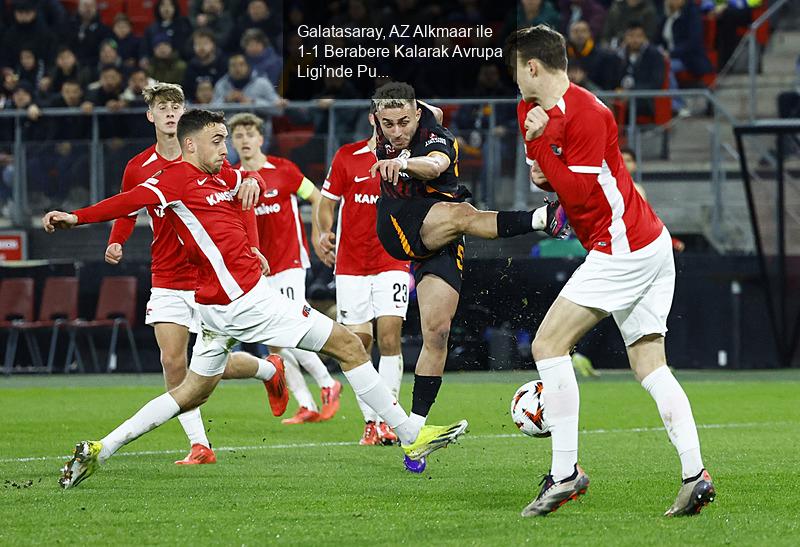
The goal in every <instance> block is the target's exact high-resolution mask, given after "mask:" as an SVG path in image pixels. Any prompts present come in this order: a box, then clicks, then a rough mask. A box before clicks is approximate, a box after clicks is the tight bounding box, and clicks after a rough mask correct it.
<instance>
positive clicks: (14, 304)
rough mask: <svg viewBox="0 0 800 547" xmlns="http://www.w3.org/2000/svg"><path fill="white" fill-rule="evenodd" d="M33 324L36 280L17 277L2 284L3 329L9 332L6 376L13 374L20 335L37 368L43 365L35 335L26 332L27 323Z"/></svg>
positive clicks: (0, 315) (0, 321)
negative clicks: (34, 281) (24, 327)
mask: <svg viewBox="0 0 800 547" xmlns="http://www.w3.org/2000/svg"><path fill="white" fill-rule="evenodd" d="M32 321H33V278H30V277H17V278H10V279H4V280H3V281H2V282H0V330H2V331H5V332H7V333H8V338H7V339H6V353H5V359H4V360H3V373H4V374H7V375H8V374H11V370H12V368H13V366H14V357H16V355H17V344H18V343H19V335H20V332H22V333H23V336H24V338H25V343H26V344H27V346H28V351H29V352H30V355H31V360H32V361H33V365H34V366H37V367H41V366H42V356H41V353H40V352H39V346H38V344H37V343H36V339H35V338H34V336H33V332H32V331H30V330H28V329H23V328H22V326H23V325H24V324H25V323H30V322H32Z"/></svg>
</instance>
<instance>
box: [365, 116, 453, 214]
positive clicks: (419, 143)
mask: <svg viewBox="0 0 800 547" xmlns="http://www.w3.org/2000/svg"><path fill="white" fill-rule="evenodd" d="M419 107H420V110H421V112H422V114H421V115H420V120H419V126H418V127H417V131H416V132H415V133H414V136H413V137H412V138H411V143H410V145H409V147H408V148H407V149H405V150H407V152H405V153H406V154H409V153H410V154H409V155H408V156H405V157H411V158H416V157H424V156H430V155H433V154H442V155H444V156H447V157H448V158H450V165H449V166H448V167H447V169H446V170H445V171H444V173H442V174H441V175H439V176H438V177H437V178H435V179H433V180H428V181H423V180H417V179H415V178H413V177H412V176H410V175H408V174H407V173H400V180H398V182H397V184H392V183H391V182H388V181H381V195H383V196H386V197H389V198H395V199H406V198H410V197H433V198H442V199H452V198H456V197H458V195H457V193H458V188H459V186H458V142H457V141H456V138H455V137H454V136H453V134H452V133H451V132H450V131H449V130H448V129H446V128H445V127H442V126H441V125H439V123H438V122H437V121H436V117H435V116H434V115H433V112H432V111H431V110H430V109H429V108H427V107H426V106H424V105H419ZM377 134H378V143H377V147H376V149H375V153H376V156H377V157H378V159H380V160H384V159H390V158H396V157H399V156H400V155H401V153H404V150H398V149H395V148H394V147H393V146H392V145H391V144H390V143H389V141H388V139H386V137H385V136H384V135H383V132H382V131H381V128H380V125H379V126H378V128H377Z"/></svg>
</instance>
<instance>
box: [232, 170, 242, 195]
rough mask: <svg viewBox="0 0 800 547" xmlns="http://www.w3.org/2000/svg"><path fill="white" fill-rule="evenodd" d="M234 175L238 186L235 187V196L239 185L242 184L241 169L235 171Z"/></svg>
mask: <svg viewBox="0 0 800 547" xmlns="http://www.w3.org/2000/svg"><path fill="white" fill-rule="evenodd" d="M233 171H234V173H236V185H235V186H234V187H233V190H231V192H233V193H234V194H235V193H236V192H237V191H238V190H239V185H240V184H242V172H241V171H240V170H239V169H234V170H233Z"/></svg>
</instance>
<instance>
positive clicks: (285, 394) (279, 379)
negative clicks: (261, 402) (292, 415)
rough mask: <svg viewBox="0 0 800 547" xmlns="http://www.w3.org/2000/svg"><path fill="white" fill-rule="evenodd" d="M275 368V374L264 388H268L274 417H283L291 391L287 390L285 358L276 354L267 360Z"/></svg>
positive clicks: (265, 383) (265, 382)
mask: <svg viewBox="0 0 800 547" xmlns="http://www.w3.org/2000/svg"><path fill="white" fill-rule="evenodd" d="M266 360H267V361H269V362H270V363H272V365H273V366H274V367H275V374H273V375H272V378H270V379H269V380H264V387H265V388H267V396H268V397H269V406H270V408H271V409H272V415H273V416H283V413H284V412H286V406H287V405H288V404H289V390H288V389H286V372H285V368H284V366H283V358H282V357H281V356H280V355H276V354H274V353H272V354H270V355H268V356H267V358H266Z"/></svg>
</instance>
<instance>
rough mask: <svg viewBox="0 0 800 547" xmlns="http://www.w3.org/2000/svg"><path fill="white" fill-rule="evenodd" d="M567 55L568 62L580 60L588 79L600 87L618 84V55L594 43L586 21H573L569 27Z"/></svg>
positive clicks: (609, 87) (605, 87)
mask: <svg viewBox="0 0 800 547" xmlns="http://www.w3.org/2000/svg"><path fill="white" fill-rule="evenodd" d="M567 57H568V59H569V64H572V63H574V62H576V61H578V62H580V63H581V66H583V68H584V70H586V74H587V76H588V77H589V79H590V80H591V81H592V82H594V83H595V84H597V85H598V86H600V87H601V88H602V89H606V90H608V89H615V88H616V87H618V86H619V81H620V77H621V73H620V60H619V57H617V55H615V54H614V53H613V52H611V51H610V50H607V49H605V48H603V47H601V46H599V45H598V44H596V43H595V41H594V38H593V37H592V31H591V29H590V28H589V24H588V23H587V22H586V21H575V22H574V23H572V25H571V26H570V27H569V40H568V41H567Z"/></svg>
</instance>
